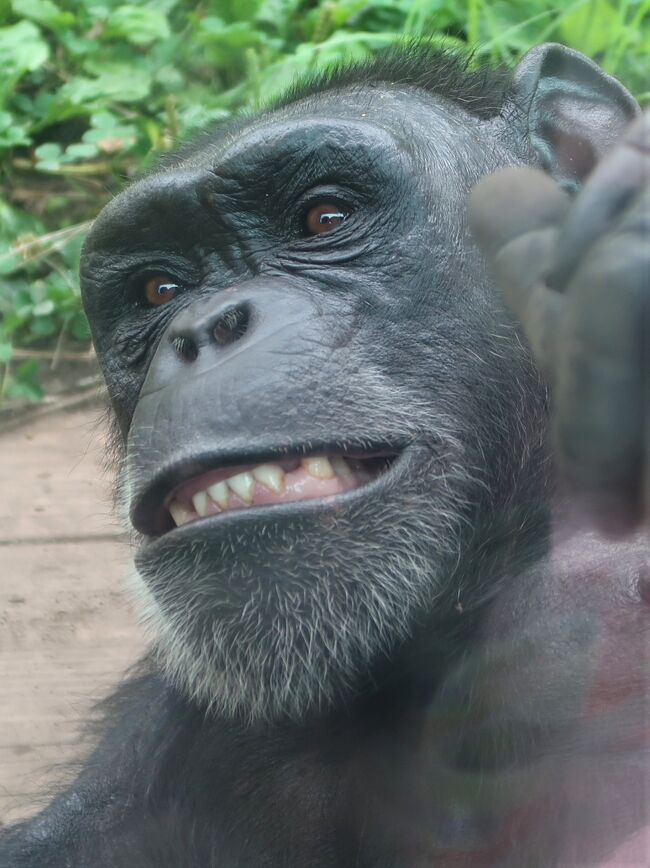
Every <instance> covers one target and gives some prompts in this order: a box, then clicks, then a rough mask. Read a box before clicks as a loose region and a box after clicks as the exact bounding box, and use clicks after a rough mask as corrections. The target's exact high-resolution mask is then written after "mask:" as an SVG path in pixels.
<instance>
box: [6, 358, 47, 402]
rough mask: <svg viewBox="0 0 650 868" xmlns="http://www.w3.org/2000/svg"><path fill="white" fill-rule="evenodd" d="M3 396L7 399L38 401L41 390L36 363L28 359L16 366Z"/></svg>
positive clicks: (40, 396) (41, 394)
mask: <svg viewBox="0 0 650 868" xmlns="http://www.w3.org/2000/svg"><path fill="white" fill-rule="evenodd" d="M5 394H6V396H7V397H8V398H26V399H27V400H28V401H40V400H41V399H42V397H43V390H42V388H41V385H40V383H39V381H38V362H36V361H35V360H33V359H30V360H29V361H27V362H23V363H22V364H20V365H18V367H17V368H16V370H15V371H14V373H13V376H11V377H9V382H8V383H7V386H6V389H5Z"/></svg>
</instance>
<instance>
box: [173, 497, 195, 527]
mask: <svg viewBox="0 0 650 868" xmlns="http://www.w3.org/2000/svg"><path fill="white" fill-rule="evenodd" d="M169 512H170V513H171V517H172V518H173V519H174V521H175V522H176V527H180V526H181V525H182V524H187V522H188V521H189V520H190V518H191V516H192V511H191V510H189V509H188V508H187V507H186V506H183V504H182V503H179V502H178V501H177V500H173V501H172V502H171V503H170V504H169Z"/></svg>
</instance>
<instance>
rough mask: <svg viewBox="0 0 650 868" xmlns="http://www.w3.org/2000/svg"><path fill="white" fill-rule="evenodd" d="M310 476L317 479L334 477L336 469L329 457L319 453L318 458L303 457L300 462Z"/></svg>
mask: <svg viewBox="0 0 650 868" xmlns="http://www.w3.org/2000/svg"><path fill="white" fill-rule="evenodd" d="M300 463H301V464H302V466H303V467H304V468H305V470H306V471H307V473H308V474H309V475H310V476H314V477H316V479H333V478H334V470H333V468H332V465H331V464H330V460H329V458H326V457H325V456H324V455H319V456H318V457H317V458H303V459H302V461H301V462H300Z"/></svg>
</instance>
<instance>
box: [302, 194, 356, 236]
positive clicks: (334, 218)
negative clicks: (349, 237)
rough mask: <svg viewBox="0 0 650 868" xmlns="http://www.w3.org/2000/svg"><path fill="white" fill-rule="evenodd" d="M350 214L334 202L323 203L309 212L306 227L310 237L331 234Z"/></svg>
mask: <svg viewBox="0 0 650 868" xmlns="http://www.w3.org/2000/svg"><path fill="white" fill-rule="evenodd" d="M347 219H348V214H347V213H346V212H345V211H343V210H342V209H341V208H340V207H339V206H338V205H335V204H334V203H333V202H321V203H319V204H318V205H314V207H313V208H310V209H309V211H308V212H307V216H306V218H305V226H306V228H307V231H308V232H309V234H310V235H322V234H323V232H331V231H332V229H336V227H337V226H340V225H341V223H343V222H344V221H345V220H347Z"/></svg>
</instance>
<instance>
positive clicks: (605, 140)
mask: <svg viewBox="0 0 650 868" xmlns="http://www.w3.org/2000/svg"><path fill="white" fill-rule="evenodd" d="M514 87H515V94H514V99H515V101H516V105H517V107H518V111H516V112H515V113H514V120H515V123H517V124H518V125H520V127H521V128H522V129H521V130H520V131H521V133H522V134H523V135H524V136H525V137H526V139H527V140H528V142H529V143H530V145H531V147H532V148H533V150H534V151H535V152H536V153H537V157H538V160H539V165H540V167H541V168H543V169H544V170H545V171H546V172H548V173H549V174H550V175H552V177H554V178H555V180H556V181H558V183H559V184H560V185H561V186H562V187H564V189H566V190H569V191H573V190H576V189H577V188H578V187H579V186H580V185H581V182H582V181H583V180H584V179H585V178H586V177H587V175H588V174H589V172H590V171H591V169H592V168H593V167H594V165H595V164H596V163H597V162H598V160H599V159H600V158H601V157H602V156H603V154H604V153H605V152H606V151H608V150H609V149H610V148H611V147H612V145H613V144H614V142H615V141H616V140H617V139H618V138H619V136H620V135H621V133H622V132H623V130H624V129H625V127H626V126H627V125H628V124H629V123H630V121H631V120H632V119H633V118H635V117H636V116H637V115H638V114H639V112H640V109H639V106H638V104H637V102H636V100H635V99H634V98H633V97H632V96H631V95H630V94H629V93H628V91H627V90H626V89H625V88H624V87H623V85H622V84H620V82H618V81H616V79H615V78H612V77H611V75H607V74H606V73H605V72H603V71H602V70H601V69H600V68H599V67H598V66H597V65H596V64H595V63H594V62H593V61H592V60H590V59H589V58H588V57H585V56H584V55H583V54H580V53H579V52H577V51H572V50H571V49H570V48H565V47H564V46H563V45H556V44H553V43H548V44H546V45H538V46H537V47H536V48H533V49H532V50H531V51H529V52H528V53H527V54H526V55H525V56H524V57H523V58H522V60H521V61H520V63H519V64H518V66H517V68H516V69H515V73H514Z"/></svg>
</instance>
